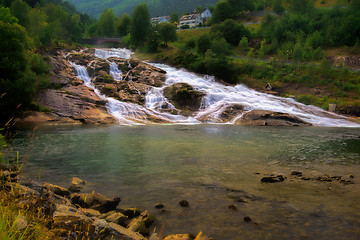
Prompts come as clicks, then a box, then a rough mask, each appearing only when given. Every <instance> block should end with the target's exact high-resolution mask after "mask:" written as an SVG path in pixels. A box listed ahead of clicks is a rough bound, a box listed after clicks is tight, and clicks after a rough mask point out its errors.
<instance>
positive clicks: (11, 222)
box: [0, 201, 36, 240]
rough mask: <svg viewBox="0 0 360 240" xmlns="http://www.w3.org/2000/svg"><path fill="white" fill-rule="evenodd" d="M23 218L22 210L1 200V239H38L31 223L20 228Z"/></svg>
mask: <svg viewBox="0 0 360 240" xmlns="http://www.w3.org/2000/svg"><path fill="white" fill-rule="evenodd" d="M21 218H23V215H22V214H21V212H20V211H16V210H14V209H12V208H11V207H9V206H5V204H4V202H3V201H1V202H0V240H12V239H13V240H22V239H36V238H35V235H34V232H33V231H31V228H30V226H29V225H28V226H26V228H25V229H19V226H18V225H19V222H20V221H21Z"/></svg>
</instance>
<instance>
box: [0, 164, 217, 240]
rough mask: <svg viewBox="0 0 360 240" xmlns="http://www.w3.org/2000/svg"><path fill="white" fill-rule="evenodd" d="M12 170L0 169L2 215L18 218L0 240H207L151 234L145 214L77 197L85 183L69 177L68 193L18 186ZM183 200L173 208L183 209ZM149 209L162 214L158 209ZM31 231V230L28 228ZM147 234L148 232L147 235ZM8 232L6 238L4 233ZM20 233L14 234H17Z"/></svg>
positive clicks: (27, 183) (94, 196) (93, 196)
mask: <svg viewBox="0 0 360 240" xmlns="http://www.w3.org/2000/svg"><path fill="white" fill-rule="evenodd" d="M20 176H21V175H20V172H19V169H18V168H17V167H16V166H9V165H4V164H1V165H0V184H1V185H0V196H1V199H2V201H1V205H0V207H1V209H2V211H4V212H2V214H4V215H5V214H10V215H11V212H18V214H17V215H16V217H15V218H14V219H12V218H10V219H9V220H8V221H9V226H12V227H11V228H10V229H8V228H7V227H6V225H5V224H6V223H2V224H1V225H2V226H4V225H5V229H2V230H4V232H3V234H5V236H7V234H14V236H20V237H19V238H18V239H45V238H44V236H46V239H127V240H145V239H151V240H162V239H163V240H193V239H196V240H210V239H211V238H208V237H206V236H205V235H203V234H202V233H201V232H200V233H199V234H198V235H197V236H196V237H195V236H193V235H191V234H171V235H168V236H164V233H163V232H162V230H161V229H158V230H157V231H156V228H155V229H154V228H153V227H152V228H151V225H152V224H153V223H154V222H155V221H156V218H155V216H154V215H153V214H152V213H150V212H149V211H147V210H146V211H141V210H140V209H138V208H136V207H133V208H126V209H122V208H118V205H119V203H120V201H121V199H120V198H119V197H115V198H113V199H109V198H107V197H105V196H103V195H101V194H99V193H95V192H94V191H92V193H81V191H82V190H83V189H84V187H85V185H86V183H85V182H84V181H83V180H81V179H79V178H77V177H74V178H73V179H72V181H71V183H70V185H69V187H68V188H64V187H60V186H57V185H53V184H50V183H46V182H45V183H43V184H40V183H36V182H34V181H32V180H19V179H20ZM184 202H185V203H186V201H185V200H182V201H180V202H179V204H180V205H182V206H183V207H186V206H185V205H184ZM155 208H163V205H162V204H160V203H158V204H156V205H155ZM34 226H36V227H34ZM150 229H151V230H152V231H150ZM7 231H9V233H7ZM21 231H22V232H23V233H19V232H21Z"/></svg>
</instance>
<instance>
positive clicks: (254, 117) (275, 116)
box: [236, 110, 311, 126]
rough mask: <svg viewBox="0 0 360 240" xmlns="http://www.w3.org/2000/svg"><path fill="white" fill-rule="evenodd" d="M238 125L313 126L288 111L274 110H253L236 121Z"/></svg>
mask: <svg viewBox="0 0 360 240" xmlns="http://www.w3.org/2000/svg"><path fill="white" fill-rule="evenodd" d="M236 124H237V125H255V126H311V124H310V123H307V122H305V121H303V120H301V119H299V118H297V117H295V116H292V115H290V114H288V113H281V112H273V111H267V110H253V111H251V112H248V113H246V114H244V116H243V117H242V118H241V119H239V120H238V121H237V122H236Z"/></svg>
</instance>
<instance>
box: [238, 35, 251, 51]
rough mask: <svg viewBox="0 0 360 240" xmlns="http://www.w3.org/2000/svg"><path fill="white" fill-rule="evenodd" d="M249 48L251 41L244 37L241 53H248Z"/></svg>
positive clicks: (240, 45) (241, 43) (240, 44)
mask: <svg viewBox="0 0 360 240" xmlns="http://www.w3.org/2000/svg"><path fill="white" fill-rule="evenodd" d="M248 48H249V41H248V39H247V37H245V36H243V37H242V38H241V40H240V42H239V49H240V51H241V52H247V51H248Z"/></svg>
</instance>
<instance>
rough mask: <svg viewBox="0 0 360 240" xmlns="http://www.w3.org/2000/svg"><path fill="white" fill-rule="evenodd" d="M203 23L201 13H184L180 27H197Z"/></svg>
mask: <svg viewBox="0 0 360 240" xmlns="http://www.w3.org/2000/svg"><path fill="white" fill-rule="evenodd" d="M200 23H201V24H203V20H202V18H201V15H200V14H190V15H184V16H182V17H181V19H180V23H179V27H181V26H185V25H189V27H195V26H197V25H199V24H200Z"/></svg>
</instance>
